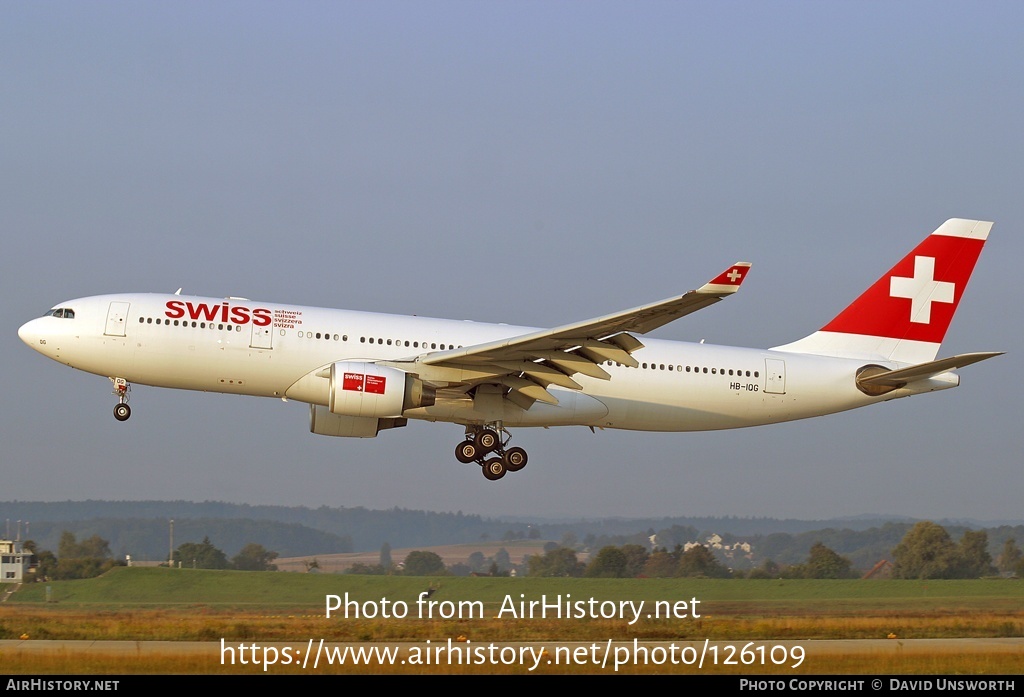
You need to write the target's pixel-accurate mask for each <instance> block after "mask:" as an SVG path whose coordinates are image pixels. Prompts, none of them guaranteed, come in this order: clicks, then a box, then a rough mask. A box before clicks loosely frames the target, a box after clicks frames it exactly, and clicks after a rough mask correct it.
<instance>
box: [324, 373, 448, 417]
mask: <svg viewBox="0 0 1024 697" xmlns="http://www.w3.org/2000/svg"><path fill="white" fill-rule="evenodd" d="M434 399H435V392H434V389H433V388H432V387H429V386H428V385H425V384H424V383H423V381H422V380H420V379H419V378H418V377H416V376H415V375H411V374H409V373H406V372H404V371H401V370H398V369H396V368H389V367H387V366H381V365H377V364H376V363H367V362H363V361H339V362H337V363H333V364H332V365H331V393H330V402H329V404H328V406H329V408H330V410H331V412H332V413H334V414H340V415H343V416H362V417H373V418H398V417H401V416H402V413H403V412H404V411H405V410H406V409H415V408H417V407H429V406H433V404H434Z"/></svg>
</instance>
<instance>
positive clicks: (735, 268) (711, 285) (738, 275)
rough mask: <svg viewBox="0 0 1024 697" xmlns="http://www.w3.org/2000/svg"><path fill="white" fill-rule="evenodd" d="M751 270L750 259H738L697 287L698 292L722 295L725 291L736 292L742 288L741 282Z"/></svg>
mask: <svg viewBox="0 0 1024 697" xmlns="http://www.w3.org/2000/svg"><path fill="white" fill-rule="evenodd" d="M749 271H750V262H749V261H737V262H736V263H735V264H733V265H732V266H730V267H729V268H727V269H726V270H725V271H723V272H722V273H720V274H718V275H717V276H716V277H715V278H713V279H712V280H710V281H708V282H707V283H705V284H704V285H702V286H701V287H700V288H698V289H697V292H698V293H708V294H713V295H722V294H723V293H735V292H736V291H738V290H739V289H740V284H741V283H743V280H744V279H745V278H746V277H747V272H749Z"/></svg>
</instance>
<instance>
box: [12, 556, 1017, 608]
mask: <svg viewBox="0 0 1024 697" xmlns="http://www.w3.org/2000/svg"><path fill="white" fill-rule="evenodd" d="M47 587H49V588H50V599H51V601H53V602H55V603H58V604H61V605H89V606H95V605H105V606H108V607H127V606H138V607H147V606H148V607H153V606H164V607H168V606H180V605H183V604H189V605H195V604H203V605H209V606H219V607H237V608H246V607H262V608H267V609H286V608H305V609H307V610H309V611H317V610H322V609H323V606H324V603H325V600H324V598H325V596H327V595H340V596H344V594H345V593H346V592H347V593H349V595H350V597H351V598H354V599H357V600H358V601H359V602H364V601H379V600H380V599H381V598H387V599H388V600H390V601H393V602H395V601H404V602H406V603H410V604H414V603H415V602H416V599H417V598H418V597H419V594H420V593H422V592H423V591H425V590H427V589H430V588H433V589H435V592H434V594H433V595H432V596H431V599H432V600H435V601H442V600H449V601H458V600H474V601H476V600H478V601H480V602H482V603H483V604H484V605H485V606H487V607H490V606H494V607H495V608H498V607H499V606H500V604H501V603H502V601H503V600H504V598H505V596H506V595H511V596H512V597H513V599H515V600H518V599H519V598H518V595H519V594H520V593H523V594H525V595H526V596H527V599H539V598H540V596H541V595H547V596H549V597H550V596H558V595H562V596H565V595H566V594H571V596H572V598H574V599H585V598H590V597H594V598H597V599H599V600H612V601H618V600H634V601H640V600H643V601H648V602H654V601H673V602H674V601H677V600H687V601H689V600H691V599H692V598H694V597H696V598H697V599H699V600H700V601H701V606H702V607H703V608H704V609H705V610H706V611H707V612H708V613H711V612H714V607H715V605H716V604H721V603H727V604H731V603H738V602H740V603H753V604H762V605H763V606H764V607H766V608H767V607H770V606H771V605H773V604H778V603H781V604H785V605H790V606H792V605H794V604H795V605H800V604H807V606H808V608H807V609H808V610H809V609H811V607H812V606H818V605H819V604H822V603H824V604H827V605H828V606H830V607H832V608H833V609H835V608H836V604H840V605H844V606H851V607H855V606H862V607H864V608H869V607H874V608H876V609H881V608H882V607H891V608H913V607H920V608H926V607H936V606H939V605H941V606H943V607H948V608H955V607H960V606H970V607H978V606H979V604H982V605H986V606H991V607H997V606H1000V605H1004V604H1005V605H1006V607H1007V608H1017V609H1020V608H1022V607H1024V583H1021V582H1019V581H1016V580H1005V579H982V580H968V581H963V580H957V581H861V580H826V581H821V580H807V579H793V580H738V579H729V580H720V579H665V578H657V579H654V578H652V579H584V578H487V577H483V578H475V577H450V576H449V577H436V578H427V577H403V576H358V575H337V574H330V575H328V574H290V573H272V572H271V573H259V572H246V571H205V570H191V569H165V568H134V569H132V568H124V567H121V568H116V569H113V570H111V571H110V572H108V573H107V574H104V575H103V576H101V577H99V578H94V579H87V580H82V581H56V582H52V583H48V584H43V583H37V584H33V585H30V586H25V587H24V588H22V589H21V590H20V591H18V592H17V593H15V594H14V595H13V596H12V597H11V600H10V602H11V603H14V604H24V603H45V602H46V600H47V594H46V590H47Z"/></svg>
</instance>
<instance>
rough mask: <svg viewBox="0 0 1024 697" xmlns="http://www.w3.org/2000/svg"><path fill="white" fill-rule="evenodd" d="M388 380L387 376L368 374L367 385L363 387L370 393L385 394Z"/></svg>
mask: <svg viewBox="0 0 1024 697" xmlns="http://www.w3.org/2000/svg"><path fill="white" fill-rule="evenodd" d="M387 381H388V379H387V378H385V377H382V376H380V375H367V376H366V387H364V388H363V391H364V392H369V393H370V394H384V387H385V385H386V384H387Z"/></svg>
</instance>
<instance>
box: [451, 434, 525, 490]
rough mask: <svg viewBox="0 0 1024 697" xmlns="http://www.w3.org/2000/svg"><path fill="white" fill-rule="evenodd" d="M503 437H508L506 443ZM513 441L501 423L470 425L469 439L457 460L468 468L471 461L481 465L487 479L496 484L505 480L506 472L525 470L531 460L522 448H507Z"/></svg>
mask: <svg viewBox="0 0 1024 697" xmlns="http://www.w3.org/2000/svg"><path fill="white" fill-rule="evenodd" d="M501 434H504V435H505V438H504V440H502V436H501ZM511 439H512V435H511V434H510V433H509V432H508V431H506V430H505V429H504V428H503V427H502V426H501V424H488V425H487V426H467V427H466V438H465V440H463V441H462V442H461V443H459V444H458V446H456V448H455V459H456V460H458V461H459V462H461V463H463V464H467V465H468V464H469V463H470V462H475V463H477V464H478V465H480V469H481V471H482V472H483V475H484V477H486V478H487V479H489V480H491V481H492V482H493V481H496V480H498V479H501V478H502V477H504V476H505V473H506V472H518V471H519V470H521V469H523V468H524V467H526V462H527V460H528V459H529V458H528V457H527V455H526V451H525V450H523V449H522V448H506V447H505V446H506V445H508V442H509V441H510V440H511ZM489 455H494V457H488V456H489Z"/></svg>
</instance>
